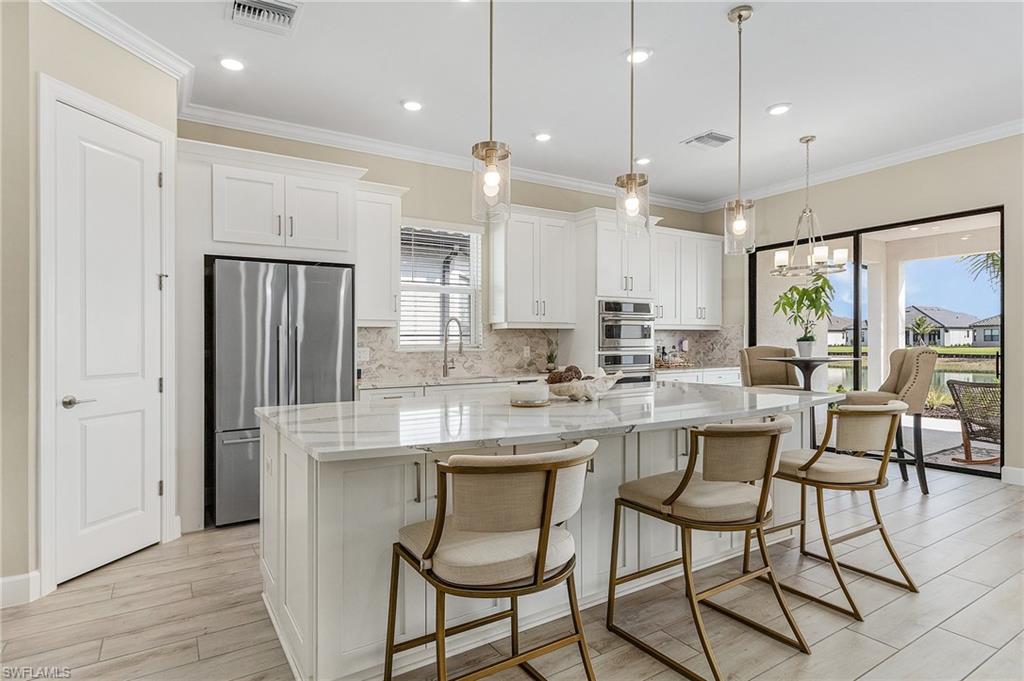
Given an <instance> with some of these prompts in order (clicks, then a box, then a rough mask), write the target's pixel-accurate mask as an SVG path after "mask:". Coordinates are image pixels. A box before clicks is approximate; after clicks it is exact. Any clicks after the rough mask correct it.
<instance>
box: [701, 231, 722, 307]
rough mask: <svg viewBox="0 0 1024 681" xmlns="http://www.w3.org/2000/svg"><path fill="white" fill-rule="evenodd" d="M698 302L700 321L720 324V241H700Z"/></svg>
mask: <svg viewBox="0 0 1024 681" xmlns="http://www.w3.org/2000/svg"><path fill="white" fill-rule="evenodd" d="M699 269H700V286H699V288H700V304H701V307H702V308H703V310H702V312H703V315H702V319H701V321H702V322H703V323H704V324H706V325H707V326H721V325H722V242H721V241H719V240H718V239H704V240H701V242H700V268H699Z"/></svg>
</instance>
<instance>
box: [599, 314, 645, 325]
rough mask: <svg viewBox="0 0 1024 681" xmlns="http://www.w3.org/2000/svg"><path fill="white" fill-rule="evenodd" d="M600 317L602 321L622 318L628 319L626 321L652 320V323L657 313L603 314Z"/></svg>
mask: <svg viewBox="0 0 1024 681" xmlns="http://www.w3.org/2000/svg"><path fill="white" fill-rule="evenodd" d="M600 318H601V321H602V322H604V321H616V320H620V319H621V320H626V321H631V322H636V321H640V322H651V323H652V324H653V323H654V320H655V319H656V317H655V315H653V314H601V315H600Z"/></svg>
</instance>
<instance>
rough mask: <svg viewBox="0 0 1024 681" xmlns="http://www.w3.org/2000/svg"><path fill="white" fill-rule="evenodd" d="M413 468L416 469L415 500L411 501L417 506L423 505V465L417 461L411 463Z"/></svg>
mask: <svg viewBox="0 0 1024 681" xmlns="http://www.w3.org/2000/svg"><path fill="white" fill-rule="evenodd" d="M412 465H413V466H415V467H416V498H415V499H413V501H415V502H416V503H417V504H422V503H423V464H421V463H420V462H419V461H413V463H412Z"/></svg>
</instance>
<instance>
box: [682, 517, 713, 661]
mask: <svg viewBox="0 0 1024 681" xmlns="http://www.w3.org/2000/svg"><path fill="white" fill-rule="evenodd" d="M692 539H693V531H692V530H691V529H690V528H688V527H684V528H683V573H684V575H685V577H686V600H687V601H688V602H689V603H690V613H691V614H692V615H693V624H694V626H695V627H696V628H697V637H698V638H699V639H700V645H701V648H703V649H704V657H706V658H707V661H708V666H709V667H711V673H712V674H713V675H714V677H715V681H721V679H722V672H721V669H719V667H718V660H717V659H716V658H715V651H714V650H712V648H711V640H710V639H709V638H708V632H707V629H706V628H705V627H704V618H702V617H701V615H700V602H699V601H698V600H697V588H696V586H695V585H694V583H693V551H692V548H693V541H692Z"/></svg>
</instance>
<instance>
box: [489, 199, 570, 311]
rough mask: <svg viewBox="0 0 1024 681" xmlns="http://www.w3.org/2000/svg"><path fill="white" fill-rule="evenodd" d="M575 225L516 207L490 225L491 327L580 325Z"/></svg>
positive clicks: (564, 218)
mask: <svg viewBox="0 0 1024 681" xmlns="http://www.w3.org/2000/svg"><path fill="white" fill-rule="evenodd" d="M574 251H575V247H574V233H573V224H572V223H571V222H570V221H569V219H568V217H567V216H565V215H563V214H561V213H556V212H554V211H544V210H540V209H531V208H525V207H518V206H517V207H516V208H515V210H514V211H513V213H512V216H511V217H510V218H509V219H508V221H507V222H505V223H501V224H496V225H493V226H492V227H491V324H492V325H494V327H495V328H499V329H509V328H572V326H573V324H574V322H575V321H576V267H575V261H576V259H575V257H574V255H573V254H574Z"/></svg>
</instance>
